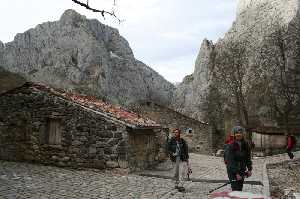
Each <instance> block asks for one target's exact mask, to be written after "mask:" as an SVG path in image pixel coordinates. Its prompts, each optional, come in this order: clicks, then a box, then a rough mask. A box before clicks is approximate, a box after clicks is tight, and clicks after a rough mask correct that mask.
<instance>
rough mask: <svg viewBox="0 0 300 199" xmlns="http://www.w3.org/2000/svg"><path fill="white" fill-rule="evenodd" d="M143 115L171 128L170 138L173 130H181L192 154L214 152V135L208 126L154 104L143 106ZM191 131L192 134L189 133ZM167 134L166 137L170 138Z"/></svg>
mask: <svg viewBox="0 0 300 199" xmlns="http://www.w3.org/2000/svg"><path fill="white" fill-rule="evenodd" d="M141 114H142V115H143V116H144V117H148V118H150V119H151V120H154V121H156V122H157V123H159V124H161V125H162V126H163V127H165V128H169V129H170V131H169V134H170V135H169V137H170V136H172V135H171V130H172V129H174V128H179V129H181V131H182V137H183V138H185V139H186V140H187V142H188V145H189V149H190V151H191V152H197V153H202V154H210V153H211V152H212V140H213V134H212V129H211V127H210V126H209V125H208V124H206V123H204V122H200V121H197V120H195V119H192V118H189V117H187V116H184V115H182V114H180V113H178V112H176V111H174V110H171V109H169V108H166V107H163V106H159V105H156V104H154V103H148V104H145V105H143V107H142V112H141ZM189 129H190V130H191V133H189V132H188V131H189ZM167 134H168V133H167ZM167 134H166V136H168V135H167Z"/></svg>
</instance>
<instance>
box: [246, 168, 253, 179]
mask: <svg viewBox="0 0 300 199" xmlns="http://www.w3.org/2000/svg"><path fill="white" fill-rule="evenodd" d="M251 175H252V172H251V171H249V170H248V171H246V176H247V178H249V177H250V176H251Z"/></svg>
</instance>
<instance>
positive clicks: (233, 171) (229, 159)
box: [224, 126, 252, 191]
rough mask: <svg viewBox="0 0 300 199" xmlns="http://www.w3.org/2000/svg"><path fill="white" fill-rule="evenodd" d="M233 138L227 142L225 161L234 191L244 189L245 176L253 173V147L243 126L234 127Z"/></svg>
mask: <svg viewBox="0 0 300 199" xmlns="http://www.w3.org/2000/svg"><path fill="white" fill-rule="evenodd" d="M231 133H232V136H233V140H231V141H230V142H229V143H227V144H226V148H225V149H224V161H225V164H226V169H227V174H228V178H229V181H230V184H231V189H232V191H242V190H243V185H244V179H245V177H250V176H251V175H252V161H251V149H250V146H249V144H248V143H247V142H246V141H245V139H244V135H243V134H244V133H245V130H244V128H243V127H241V126H235V127H233V129H232V132H231Z"/></svg>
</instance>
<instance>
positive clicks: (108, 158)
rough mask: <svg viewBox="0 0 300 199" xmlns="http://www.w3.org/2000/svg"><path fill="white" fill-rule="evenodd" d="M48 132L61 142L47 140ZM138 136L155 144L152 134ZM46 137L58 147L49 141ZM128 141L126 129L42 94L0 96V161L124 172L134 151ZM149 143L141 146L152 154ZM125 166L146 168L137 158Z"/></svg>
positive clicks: (26, 90)
mask: <svg viewBox="0 0 300 199" xmlns="http://www.w3.org/2000/svg"><path fill="white" fill-rule="evenodd" d="M53 128H54V129H56V132H55V133H56V136H58V135H61V138H59V139H57V138H55V136H54V137H52V138H50V136H49V132H50V131H53ZM138 133H140V134H141V135H143V132H139V131H138V132H136V134H138ZM131 136H132V137H135V134H134V133H132V135H131ZM131 136H129V137H131ZM138 136H139V135H138ZM143 136H144V137H148V138H149V139H150V137H151V142H153V143H157V140H156V139H155V138H156V137H155V133H152V134H151V133H148V134H147V135H143ZM51 139H52V140H53V139H54V140H57V141H58V143H59V144H57V143H55V144H53V143H50V142H52V141H50V140H51ZM141 141H142V140H141ZM129 142H130V141H129V140H128V133H127V128H126V126H125V125H123V124H119V123H116V122H112V121H111V120H109V119H107V118H106V117H104V116H103V115H100V114H97V113H95V112H93V111H92V110H90V109H88V108H84V107H81V106H79V105H77V104H74V103H72V102H70V101H66V100H64V99H62V98H58V97H56V96H54V95H50V94H48V93H46V92H42V91H40V90H36V91H35V90H32V89H30V88H21V89H16V90H14V91H11V92H8V93H5V94H2V95H0V159H4V160H11V161H30V162H37V163H43V164H53V165H57V166H71V167H93V168H100V169H103V168H115V167H123V168H127V167H128V160H129V157H130V156H131V155H132V154H130V153H129V148H134V147H135V146H129V145H128V143H129ZM151 142H150V143H148V145H143V143H142V144H140V146H144V147H150V148H151V150H152V149H153V146H154V145H155V144H152V143H151ZM145 150H147V149H145ZM131 151H132V150H131ZM152 151H153V150H152ZM143 155H145V153H142V154H140V156H143ZM156 155H157V153H156V154H152V156H151V157H147V158H148V163H149V164H154V163H155V161H156V160H155V158H154V157H156ZM156 159H157V157H156ZM130 165H131V167H132V169H134V168H133V167H135V166H143V167H146V166H147V164H140V163H138V160H137V163H136V165H135V164H130Z"/></svg>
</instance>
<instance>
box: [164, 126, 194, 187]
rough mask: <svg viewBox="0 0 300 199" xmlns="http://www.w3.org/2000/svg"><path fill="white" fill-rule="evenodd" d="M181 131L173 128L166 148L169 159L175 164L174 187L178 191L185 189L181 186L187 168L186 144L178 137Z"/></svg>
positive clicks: (188, 170)
mask: <svg viewBox="0 0 300 199" xmlns="http://www.w3.org/2000/svg"><path fill="white" fill-rule="evenodd" d="M180 133H181V131H180V130H179V129H174V130H173V136H172V138H171V139H170V140H169V143H168V150H169V154H170V158H171V161H172V162H173V163H174V164H175V165H174V168H175V175H174V178H175V189H177V190H178V191H181V192H182V191H185V188H184V187H183V180H184V177H185V176H186V174H187V172H191V170H190V169H189V154H188V145H187V143H186V141H185V140H184V139H183V138H181V137H180Z"/></svg>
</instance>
